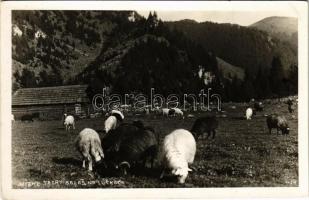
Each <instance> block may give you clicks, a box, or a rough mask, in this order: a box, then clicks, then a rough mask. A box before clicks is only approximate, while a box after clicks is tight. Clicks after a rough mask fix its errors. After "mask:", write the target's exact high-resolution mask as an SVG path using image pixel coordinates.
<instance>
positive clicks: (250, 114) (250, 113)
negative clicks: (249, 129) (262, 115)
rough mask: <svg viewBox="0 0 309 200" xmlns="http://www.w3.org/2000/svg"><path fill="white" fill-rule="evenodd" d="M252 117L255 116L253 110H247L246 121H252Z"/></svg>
mask: <svg viewBox="0 0 309 200" xmlns="http://www.w3.org/2000/svg"><path fill="white" fill-rule="evenodd" d="M252 115H253V110H252V108H247V110H246V119H247V120H251V118H252Z"/></svg>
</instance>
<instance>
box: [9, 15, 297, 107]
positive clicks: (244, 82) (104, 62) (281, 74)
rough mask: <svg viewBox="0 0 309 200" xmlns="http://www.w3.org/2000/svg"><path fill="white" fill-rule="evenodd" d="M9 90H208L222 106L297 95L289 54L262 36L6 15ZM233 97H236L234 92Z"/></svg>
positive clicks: (211, 28)
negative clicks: (9, 22)
mask: <svg viewBox="0 0 309 200" xmlns="http://www.w3.org/2000/svg"><path fill="white" fill-rule="evenodd" d="M12 23H13V27H12V30H13V31H12V34H13V36H12V37H13V41H12V42H13V49H12V53H13V54H12V55H13V78H14V80H13V90H16V89H18V88H20V87H41V86H55V85H63V84H89V85H90V90H89V94H90V95H93V94H95V93H97V92H101V91H102V87H105V86H109V87H110V88H112V92H114V93H116V92H117V93H130V92H134V93H140V92H142V93H144V94H148V93H149V92H150V88H155V89H156V92H160V93H161V94H164V95H167V94H171V93H175V94H183V93H184V92H188V93H197V92H198V91H199V90H200V89H203V88H207V87H212V88H213V91H216V92H217V93H220V94H221V95H222V97H223V99H224V100H235V101H242V100H247V99H249V98H253V97H254V98H264V97H272V96H276V95H279V96H282V95H288V94H292V93H296V92H297V52H295V51H293V49H292V48H291V46H289V44H286V43H283V42H281V41H280V40H278V39H276V38H273V37H271V36H270V35H268V34H267V33H266V32H264V31H259V30H256V29H252V28H248V27H242V26H238V25H230V24H216V23H211V22H204V23H197V22H194V21H192V20H183V21H178V22H163V21H161V20H160V17H159V16H157V14H156V13H155V12H153V13H150V14H149V16H148V17H147V18H144V17H141V16H140V15H139V14H138V13H136V12H134V11H104V12H101V11H14V12H13V18H12ZM239 91H240V92H239Z"/></svg>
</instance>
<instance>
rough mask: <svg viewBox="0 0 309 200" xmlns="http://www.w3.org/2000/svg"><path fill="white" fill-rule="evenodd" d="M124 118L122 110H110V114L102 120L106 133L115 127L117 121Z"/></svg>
mask: <svg viewBox="0 0 309 200" xmlns="http://www.w3.org/2000/svg"><path fill="white" fill-rule="evenodd" d="M123 119H124V115H123V114H122V112H120V111H118V110H112V111H111V114H110V116H109V117H108V118H107V119H106V120H105V122H104V131H105V133H108V132H109V131H110V130H113V129H115V128H116V127H117V123H118V122H121V121H122V120H123Z"/></svg>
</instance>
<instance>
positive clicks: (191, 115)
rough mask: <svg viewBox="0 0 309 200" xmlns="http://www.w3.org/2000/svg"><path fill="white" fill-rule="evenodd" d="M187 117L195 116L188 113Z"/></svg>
mask: <svg viewBox="0 0 309 200" xmlns="http://www.w3.org/2000/svg"><path fill="white" fill-rule="evenodd" d="M187 117H188V118H193V117H195V116H194V115H193V114H188V115H187Z"/></svg>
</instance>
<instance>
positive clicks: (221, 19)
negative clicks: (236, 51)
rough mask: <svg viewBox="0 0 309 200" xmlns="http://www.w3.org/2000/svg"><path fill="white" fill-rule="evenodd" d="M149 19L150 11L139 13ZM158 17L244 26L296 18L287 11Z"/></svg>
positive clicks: (163, 13) (182, 13)
mask: <svg viewBox="0 0 309 200" xmlns="http://www.w3.org/2000/svg"><path fill="white" fill-rule="evenodd" d="M137 12H138V13H139V14H141V15H142V16H144V17H147V16H148V14H149V11H137ZM157 14H158V17H159V18H161V19H162V20H163V21H177V20H182V19H193V20H195V21H197V22H204V21H212V22H217V23H232V24H239V25H242V26H248V25H251V24H253V23H255V22H257V21H259V20H262V19H264V18H266V17H271V16H286V17H296V16H297V15H296V14H295V13H293V12H286V11H282V10H281V11H257V12H246V11H157Z"/></svg>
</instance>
